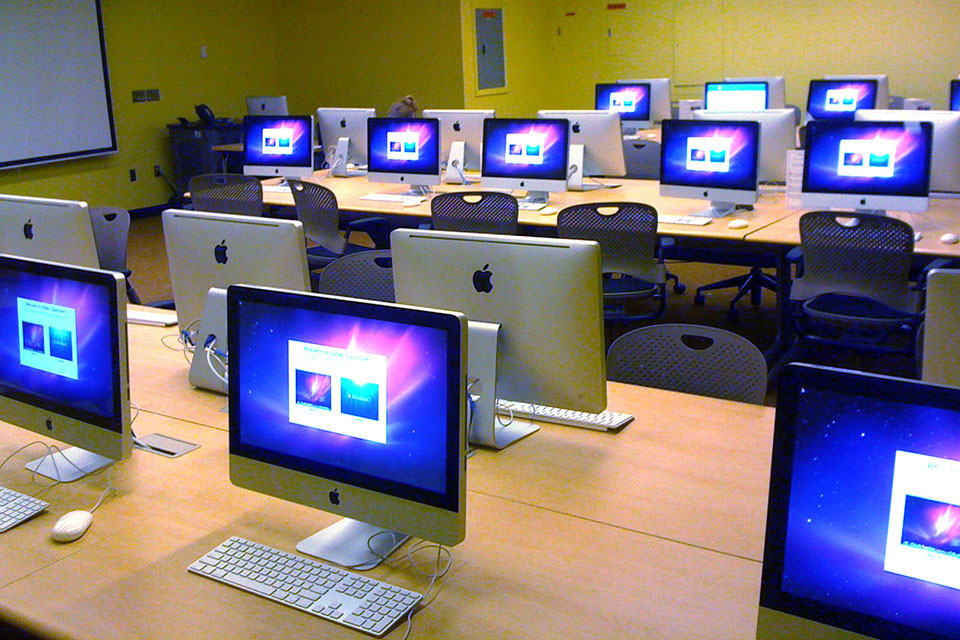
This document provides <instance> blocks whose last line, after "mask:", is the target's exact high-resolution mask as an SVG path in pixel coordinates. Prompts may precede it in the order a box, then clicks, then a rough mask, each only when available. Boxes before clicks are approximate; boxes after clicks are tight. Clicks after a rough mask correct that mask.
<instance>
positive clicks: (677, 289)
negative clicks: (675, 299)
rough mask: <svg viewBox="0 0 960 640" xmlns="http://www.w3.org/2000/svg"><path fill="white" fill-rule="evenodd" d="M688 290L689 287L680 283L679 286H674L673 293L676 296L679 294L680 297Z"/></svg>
mask: <svg viewBox="0 0 960 640" xmlns="http://www.w3.org/2000/svg"><path fill="white" fill-rule="evenodd" d="M686 290H687V285H685V284H680V283H679V282H678V283H677V284H675V285H673V292H674V293H675V294H677V295H678V296H679V295H680V294H682V293H683V292H684V291H686Z"/></svg>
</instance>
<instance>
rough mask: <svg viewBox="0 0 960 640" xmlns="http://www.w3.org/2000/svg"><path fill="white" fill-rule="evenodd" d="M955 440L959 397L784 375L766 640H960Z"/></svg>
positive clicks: (830, 374)
mask: <svg viewBox="0 0 960 640" xmlns="http://www.w3.org/2000/svg"><path fill="white" fill-rule="evenodd" d="M958 442H960V389H957V388H951V387H940V386H934V385H929V384H924V383H922V382H918V381H915V380H906V379H902V378H890V377H885V376H877V375H871V374H866V373H860V372H854V371H844V370H840V369H829V368H825V367H815V366H812V365H799V364H794V365H790V366H788V367H786V368H784V370H783V373H782V374H781V379H780V385H779V389H778V391H777V415H776V426H775V428H774V435H773V458H772V461H771V472H770V500H769V506H768V509H767V530H766V542H765V548H764V554H763V575H762V579H761V586H760V615H759V621H758V628H757V638H758V639H760V640H772V639H774V638H776V639H777V640H800V639H801V638H802V639H803V640H808V639H810V638H824V639H826V638H836V639H837V640H840V639H841V638H843V639H845V640H846V639H849V640H853V638H864V639H866V638H917V639H919V638H923V639H924V640H945V639H947V638H951V639H954V640H956V639H957V638H960V566H958V565H960V556H958V553H957V548H958V544H960V451H958V448H957V443H958Z"/></svg>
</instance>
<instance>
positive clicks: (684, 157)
mask: <svg viewBox="0 0 960 640" xmlns="http://www.w3.org/2000/svg"><path fill="white" fill-rule="evenodd" d="M662 133H663V136H662V143H661V144H662V146H661V150H660V195H662V196H673V197H676V198H701V199H705V200H709V201H710V208H709V209H706V210H704V211H701V212H699V213H696V214H693V215H698V216H703V217H707V218H722V217H723V216H726V215H728V214H730V213H732V212H733V211H734V209H735V208H736V205H738V204H741V205H747V204H753V203H754V202H756V201H757V170H758V165H759V158H760V124H759V123H758V122H757V121H756V120H733V121H724V120H664V122H663V132H662Z"/></svg>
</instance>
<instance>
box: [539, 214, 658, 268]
mask: <svg viewBox="0 0 960 640" xmlns="http://www.w3.org/2000/svg"><path fill="white" fill-rule="evenodd" d="M557 235H558V236H560V237H561V238H573V239H577V240H595V241H597V242H598V243H599V244H600V249H601V251H602V253H603V271H604V273H624V274H626V275H630V276H634V277H636V278H641V279H643V280H646V281H647V282H652V283H655V284H662V283H664V282H665V281H666V280H665V278H666V270H665V269H664V266H663V265H662V264H661V263H660V262H659V260H658V259H657V210H656V209H654V208H653V207H651V206H650V205H647V204H641V203H639V202H596V203H589V204H578V205H574V206H572V207H567V208H566V209H563V210H562V211H560V213H558V214H557Z"/></svg>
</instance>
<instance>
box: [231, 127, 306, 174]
mask: <svg viewBox="0 0 960 640" xmlns="http://www.w3.org/2000/svg"><path fill="white" fill-rule="evenodd" d="M312 122H313V119H312V118H310V117H309V116H246V117H245V118H244V119H243V150H244V160H243V163H244V164H252V165H266V166H310V165H311V164H312V163H313V132H312V131H311V124H312ZM264 130H267V131H270V130H276V131H286V132H290V138H289V139H285V138H284V139H280V138H279V137H273V136H269V135H268V136H266V137H265V136H264V135H263V132H264ZM287 143H289V145H288V146H289V153H280V152H275V153H271V152H270V151H269V149H266V148H265V147H264V145H265V144H268V145H271V146H272V148H275V149H280V148H283V149H284V150H286V149H287Z"/></svg>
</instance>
